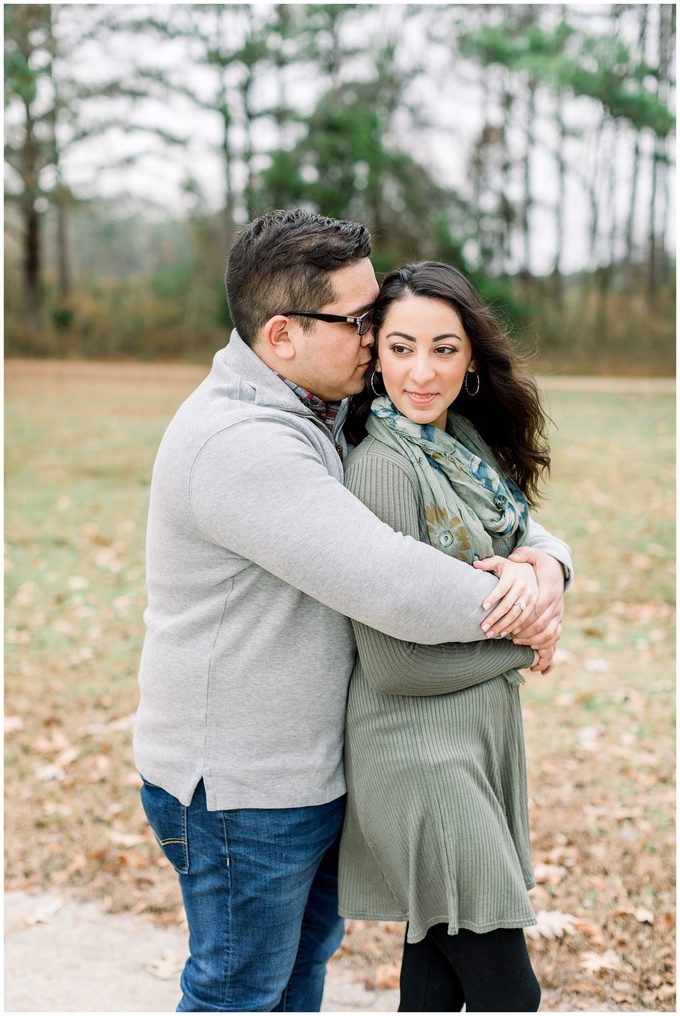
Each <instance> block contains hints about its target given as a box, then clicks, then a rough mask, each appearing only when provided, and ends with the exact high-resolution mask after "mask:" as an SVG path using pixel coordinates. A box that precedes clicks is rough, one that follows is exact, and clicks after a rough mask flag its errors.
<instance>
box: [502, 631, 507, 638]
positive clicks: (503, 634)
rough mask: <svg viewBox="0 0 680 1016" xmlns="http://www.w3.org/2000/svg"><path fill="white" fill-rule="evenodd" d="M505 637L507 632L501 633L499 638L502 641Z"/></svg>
mask: <svg viewBox="0 0 680 1016" xmlns="http://www.w3.org/2000/svg"><path fill="white" fill-rule="evenodd" d="M506 635H507V632H504V631H502V632H501V638H502V639H504V638H505V636H506Z"/></svg>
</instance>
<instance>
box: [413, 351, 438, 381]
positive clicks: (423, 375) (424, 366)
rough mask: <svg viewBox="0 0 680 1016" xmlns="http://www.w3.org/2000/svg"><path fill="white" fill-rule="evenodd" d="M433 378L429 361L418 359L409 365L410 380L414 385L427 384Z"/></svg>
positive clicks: (432, 370) (422, 358)
mask: <svg viewBox="0 0 680 1016" xmlns="http://www.w3.org/2000/svg"><path fill="white" fill-rule="evenodd" d="M433 377H434V368H433V366H432V364H431V363H430V361H429V359H427V358H425V357H418V358H417V359H416V360H415V361H414V362H413V364H412V365H411V378H412V379H413V380H414V381H415V382H416V384H421V385H422V384H427V382H428V381H431V380H432V378H433Z"/></svg>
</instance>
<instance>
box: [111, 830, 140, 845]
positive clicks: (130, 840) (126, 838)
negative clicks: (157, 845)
mask: <svg viewBox="0 0 680 1016" xmlns="http://www.w3.org/2000/svg"><path fill="white" fill-rule="evenodd" d="M106 836H107V839H109V840H111V842H112V843H115V844H117V845H118V846H119V847H137V846H139V844H140V843H147V842H148V838H147V837H146V836H140V835H139V833H124V832H121V831H119V830H118V829H107V830H106Z"/></svg>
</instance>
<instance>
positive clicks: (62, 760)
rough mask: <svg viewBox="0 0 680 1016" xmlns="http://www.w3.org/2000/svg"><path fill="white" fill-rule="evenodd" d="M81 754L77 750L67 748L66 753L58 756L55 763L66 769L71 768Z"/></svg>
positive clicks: (63, 752)
mask: <svg viewBox="0 0 680 1016" xmlns="http://www.w3.org/2000/svg"><path fill="white" fill-rule="evenodd" d="M79 754H80V752H79V751H78V749H77V748H73V747H71V748H66V749H65V750H64V751H62V752H60V754H59V755H57V757H56V759H55V760H54V761H55V763H56V764H57V765H58V766H63V767H64V768H65V767H66V766H70V765H71V762H75V760H76V759H77V758H78V755H79Z"/></svg>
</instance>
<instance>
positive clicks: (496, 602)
mask: <svg viewBox="0 0 680 1016" xmlns="http://www.w3.org/2000/svg"><path fill="white" fill-rule="evenodd" d="M473 567H474V568H478V569H479V570H480V571H489V572H493V573H494V575H497V576H498V579H499V581H498V585H497V586H496V588H495V589H494V590H493V591H492V592H491V593H489V595H488V596H487V598H486V600H485V601H484V603H483V607H484V610H488V609H489V607H494V609H493V610H492V611H491V613H490V614H488V615H487V617H486V618H485V619H484V622H483V623H482V629H483V630H484V631H485V632H486V634H487V636H488V638H493V637H494V635H496V634H497V633H500V634H501V635H507V634H508V632H510V631H511V630H512V629H513V628H516V627H517V622H518V619H519V618H521V617H522V615H523V614H533V612H534V607H535V605H536V602H537V599H538V592H539V589H538V582H537V577H536V573H535V570H534V567H533V565H532V564H531V563H521V562H516V561H510V560H508V558H506V557H498V556H494V557H486V558H484V560H483V561H474V562H473ZM520 603H521V604H522V607H520V606H519V604H520Z"/></svg>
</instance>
